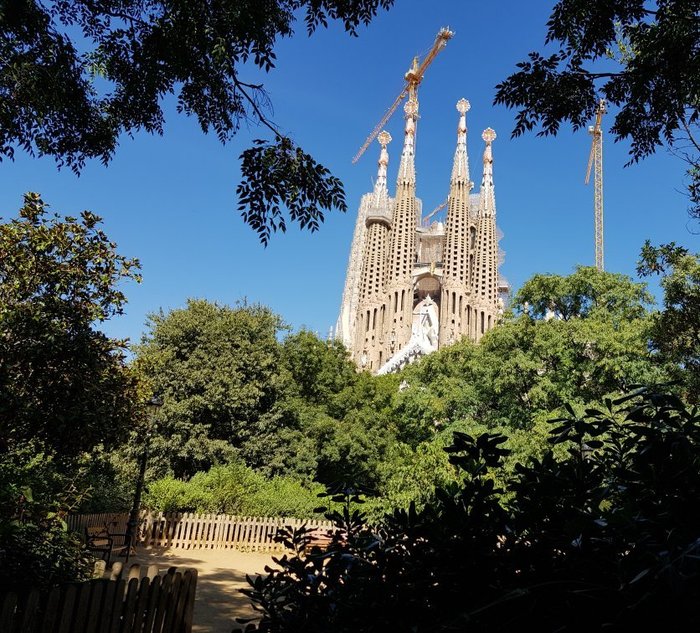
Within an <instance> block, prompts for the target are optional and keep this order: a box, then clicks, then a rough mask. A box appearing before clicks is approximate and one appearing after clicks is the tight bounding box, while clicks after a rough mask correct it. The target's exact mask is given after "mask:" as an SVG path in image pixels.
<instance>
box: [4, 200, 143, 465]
mask: <svg viewBox="0 0 700 633" xmlns="http://www.w3.org/2000/svg"><path fill="white" fill-rule="evenodd" d="M138 268H139V265H138V261H136V260H132V259H127V258H125V257H123V256H121V255H119V254H118V253H117V252H116V246H115V244H114V243H113V242H111V241H109V239H108V238H107V236H106V235H105V234H104V232H103V231H102V230H101V228H100V218H99V217H97V216H96V215H94V214H92V213H90V212H89V211H84V212H83V213H82V214H81V216H80V218H79V219H78V218H73V217H65V218H61V217H60V216H59V215H53V216H52V215H50V214H49V213H48V210H47V205H46V204H45V203H44V202H43V200H42V199H41V198H40V197H39V195H37V194H32V193H30V194H26V195H25V197H24V206H23V207H22V209H20V212H19V217H17V218H15V219H12V220H11V221H9V222H7V223H4V224H0V417H1V418H2V420H3V423H2V427H1V430H0V452H3V451H7V450H12V448H13V447H15V448H16V447H18V446H21V445H23V444H25V443H27V442H38V443H39V445H40V446H42V447H43V448H44V449H45V450H48V451H49V453H50V454H53V455H54V456H55V459H56V460H58V461H63V460H71V459H73V458H75V457H76V456H77V455H78V454H80V453H81V452H83V451H86V450H90V449H92V448H93V447H94V446H95V445H97V444H99V443H104V444H109V443H110V442H114V441H116V440H117V439H118V438H119V437H120V435H122V434H123V433H124V429H125V427H127V426H128V424H129V422H130V421H131V419H132V416H133V406H134V401H135V396H136V394H135V384H134V381H133V378H132V377H131V376H130V374H129V372H128V371H127V369H126V367H125V365H124V362H123V351H124V343H123V342H120V341H116V340H113V339H110V338H108V337H107V336H106V335H105V334H104V333H102V332H101V331H99V330H97V329H96V327H95V323H96V322H100V321H104V320H106V319H109V318H110V317H112V316H114V315H115V314H120V313H121V311H122V309H123V306H124V303H125V297H124V294H123V292H122V290H121V289H120V288H119V284H120V282H121V281H123V280H127V279H133V280H138V279H139V275H138V272H137V271H138Z"/></svg>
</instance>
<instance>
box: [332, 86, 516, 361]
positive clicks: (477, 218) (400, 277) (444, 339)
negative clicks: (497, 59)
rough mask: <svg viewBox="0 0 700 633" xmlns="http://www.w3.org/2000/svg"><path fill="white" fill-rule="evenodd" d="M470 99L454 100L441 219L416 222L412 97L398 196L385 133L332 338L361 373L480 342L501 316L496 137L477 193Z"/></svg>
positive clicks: (489, 139) (489, 135) (490, 134)
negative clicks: (391, 183) (390, 179)
mask: <svg viewBox="0 0 700 633" xmlns="http://www.w3.org/2000/svg"><path fill="white" fill-rule="evenodd" d="M469 107H470V106H469V102H468V101H467V100H466V99H460V100H459V101H458V102H457V111H458V113H459V121H458V125H457V148H456V150H455V155H454V162H453V166H452V175H451V178H450V187H449V195H448V201H447V216H446V220H445V222H444V223H443V222H440V221H434V222H432V223H430V224H428V223H427V222H424V221H422V220H421V203H420V200H419V199H418V198H417V197H416V170H415V135H416V124H417V121H418V100H417V98H416V95H415V92H410V93H409V97H408V101H407V103H406V105H405V107H404V113H405V128H404V140H403V149H402V152H401V160H400V163H399V168H398V175H397V179H396V195H395V197H394V198H391V197H390V196H389V191H388V188H387V166H388V163H389V154H388V150H387V146H388V144H389V142H390V141H391V137H390V136H389V134H388V133H387V132H382V133H381V134H380V135H379V137H378V140H379V144H380V146H381V151H380V155H379V168H378V172H377V180H376V183H375V185H374V191H372V192H371V193H368V194H365V195H364V196H363V197H362V200H361V202H360V208H359V212H358V216H357V222H356V225H355V232H354V234H353V241H352V246H351V249H350V261H349V263H348V272H347V276H346V280H345V289H344V292H343V300H342V305H341V310H340V316H339V317H338V322H337V324H336V337H338V338H340V339H341V340H342V341H343V343H345V345H346V347H347V348H348V349H349V350H350V353H351V355H352V358H353V359H354V360H355V362H356V363H357V365H358V367H359V368H360V369H365V370H368V371H372V372H374V373H380V374H382V373H388V372H392V371H397V370H399V369H401V368H402V367H403V366H405V365H406V364H408V363H410V362H412V361H413V360H415V359H416V358H419V357H420V356H423V355H425V354H429V353H431V352H433V351H435V350H436V349H438V348H439V347H442V346H444V345H449V344H451V343H454V342H455V341H457V340H459V339H460V338H462V337H465V336H466V337H468V338H470V339H471V340H473V341H478V340H479V339H480V338H481V337H482V336H483V334H484V333H485V332H486V331H487V330H488V329H490V328H492V327H493V326H494V325H495V324H496V322H497V320H498V317H499V315H500V314H501V312H502V306H503V298H504V296H505V295H506V294H507V292H508V286H507V283H506V282H505V280H503V279H500V278H499V274H498V265H499V250H498V239H499V237H498V235H499V234H498V229H497V227H496V202H495V193H494V184H493V156H492V143H493V141H494V140H495V138H496V134H495V132H494V131H493V130H492V129H490V128H488V129H486V130H485V131H484V133H483V134H482V138H483V140H484V141H485V143H486V147H485V150H484V157H483V177H482V181H481V191H480V192H479V193H478V194H474V193H472V189H473V187H474V183H473V182H472V181H471V180H470V178H469V157H468V153H467V122H466V115H467V112H468V111H469Z"/></svg>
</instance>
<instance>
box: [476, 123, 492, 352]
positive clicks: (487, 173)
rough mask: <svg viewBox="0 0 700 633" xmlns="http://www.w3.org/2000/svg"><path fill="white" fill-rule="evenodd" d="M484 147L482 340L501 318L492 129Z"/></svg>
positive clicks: (479, 267)
mask: <svg viewBox="0 0 700 633" xmlns="http://www.w3.org/2000/svg"><path fill="white" fill-rule="evenodd" d="M481 138H482V139H484V142H485V143H486V147H485V148H484V175H483V178H482V180H481V192H480V198H481V204H480V205H479V217H478V219H477V229H476V258H475V259H476V262H475V266H474V279H473V290H474V300H475V303H476V307H477V315H478V316H477V319H475V322H474V326H475V328H474V329H473V330H472V331H473V333H474V334H475V338H476V340H477V341H478V340H479V339H480V338H481V337H482V336H483V334H484V333H485V332H486V330H490V329H491V327H493V325H494V324H495V322H496V319H497V318H498V235H497V232H496V197H495V194H494V187H493V155H492V153H491V144H492V143H493V141H494V140H495V138H496V132H494V131H493V130H492V129H491V128H490V127H489V128H486V129H485V130H484V133H483V134H482V135H481Z"/></svg>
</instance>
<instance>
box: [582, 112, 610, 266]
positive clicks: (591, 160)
mask: <svg viewBox="0 0 700 633" xmlns="http://www.w3.org/2000/svg"><path fill="white" fill-rule="evenodd" d="M606 110H607V109H606V107H605V99H601V100H600V102H599V103H598V107H597V108H596V118H595V125H591V126H589V128H588V132H589V133H590V134H591V135H592V136H593V142H592V143H591V153H590V155H589V156H588V169H587V170H586V181H585V184H588V182H589V181H590V179H591V168H593V170H594V171H593V189H594V192H593V214H594V218H595V267H596V268H597V269H598V270H600V271H602V270H604V257H603V129H602V127H601V123H602V121H603V115H604V114H605V112H606Z"/></svg>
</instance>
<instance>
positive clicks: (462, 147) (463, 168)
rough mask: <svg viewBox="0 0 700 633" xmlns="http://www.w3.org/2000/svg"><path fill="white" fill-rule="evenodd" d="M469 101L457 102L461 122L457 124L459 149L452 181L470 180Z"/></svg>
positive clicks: (456, 153) (453, 168) (456, 151)
mask: <svg viewBox="0 0 700 633" xmlns="http://www.w3.org/2000/svg"><path fill="white" fill-rule="evenodd" d="M470 107H471V106H470V105H469V101H467V100H466V99H464V98H463V99H460V100H459V101H458V102H457V112H459V124H458V125H457V149H456V150H455V159H454V163H453V165H452V182H453V183H454V182H455V181H457V180H462V181H464V182H469V158H468V156H467V112H469V108H470Z"/></svg>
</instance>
